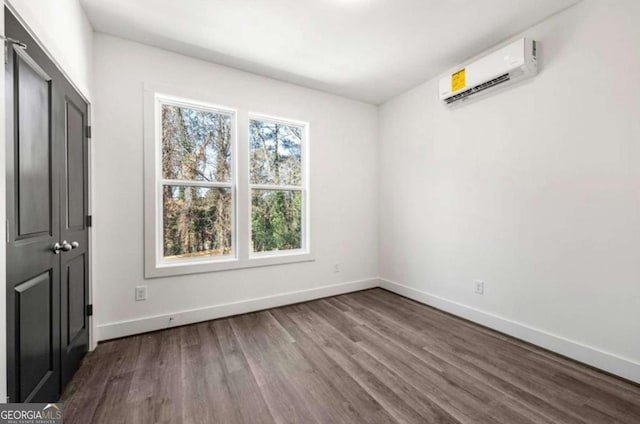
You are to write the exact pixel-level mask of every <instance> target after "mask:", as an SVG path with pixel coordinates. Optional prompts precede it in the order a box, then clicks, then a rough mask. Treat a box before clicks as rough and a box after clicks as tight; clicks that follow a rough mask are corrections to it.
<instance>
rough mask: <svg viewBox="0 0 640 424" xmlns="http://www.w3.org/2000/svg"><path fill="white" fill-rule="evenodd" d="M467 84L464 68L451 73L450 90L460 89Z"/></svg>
mask: <svg viewBox="0 0 640 424" xmlns="http://www.w3.org/2000/svg"><path fill="white" fill-rule="evenodd" d="M466 85H467V75H466V73H465V70H464V69H460V70H459V71H458V72H454V73H453V74H451V91H452V92H453V91H458V90H462V89H463V88H464V87H465V86H466Z"/></svg>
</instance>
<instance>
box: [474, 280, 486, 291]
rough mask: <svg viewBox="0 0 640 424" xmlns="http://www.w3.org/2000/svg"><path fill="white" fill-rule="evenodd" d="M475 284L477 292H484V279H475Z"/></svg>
mask: <svg viewBox="0 0 640 424" xmlns="http://www.w3.org/2000/svg"><path fill="white" fill-rule="evenodd" d="M474 284H475V288H476V289H475V293H476V294H484V281H481V280H476V281H474Z"/></svg>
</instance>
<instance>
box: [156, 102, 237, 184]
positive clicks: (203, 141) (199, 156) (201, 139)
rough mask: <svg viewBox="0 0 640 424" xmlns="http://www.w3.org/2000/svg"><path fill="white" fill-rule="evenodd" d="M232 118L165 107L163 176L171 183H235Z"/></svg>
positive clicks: (213, 113) (163, 118)
mask: <svg viewBox="0 0 640 424" xmlns="http://www.w3.org/2000/svg"><path fill="white" fill-rule="evenodd" d="M231 125H232V117H231V116H230V115H227V114H224V113H216V112H211V111H202V110H196V109H189V108H186V107H178V106H171V105H162V176H163V178H165V179H170V180H188V181H191V180H196V181H217V182H226V181H230V180H231V130H232V129H231Z"/></svg>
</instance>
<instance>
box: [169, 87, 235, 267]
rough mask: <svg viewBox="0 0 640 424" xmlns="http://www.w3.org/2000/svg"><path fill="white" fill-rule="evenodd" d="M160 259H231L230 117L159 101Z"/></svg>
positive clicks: (231, 141)
mask: <svg viewBox="0 0 640 424" xmlns="http://www.w3.org/2000/svg"><path fill="white" fill-rule="evenodd" d="M159 107H160V127H161V128H160V134H161V137H160V138H161V139H160V143H161V148H162V158H161V160H162V169H161V173H162V177H161V179H160V185H161V189H162V199H161V200H162V256H163V258H164V260H165V261H170V260H179V259H184V258H197V257H200V258H204V257H209V258H212V257H225V256H230V255H232V254H233V238H234V237H233V236H234V234H233V233H234V232H233V223H234V221H235V218H234V216H233V215H234V207H233V203H234V202H233V197H234V184H233V179H232V178H233V176H232V173H233V172H232V166H231V164H232V145H233V123H234V116H233V113H232V112H229V111H220V110H216V109H213V108H210V107H205V106H200V105H193V104H185V103H178V102H175V101H171V100H168V99H162V98H161V99H159Z"/></svg>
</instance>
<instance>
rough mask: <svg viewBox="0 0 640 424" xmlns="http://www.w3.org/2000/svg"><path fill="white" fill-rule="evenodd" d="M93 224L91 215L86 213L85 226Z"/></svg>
mask: <svg viewBox="0 0 640 424" xmlns="http://www.w3.org/2000/svg"><path fill="white" fill-rule="evenodd" d="M92 225H93V216H92V215H87V227H91V226H92Z"/></svg>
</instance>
